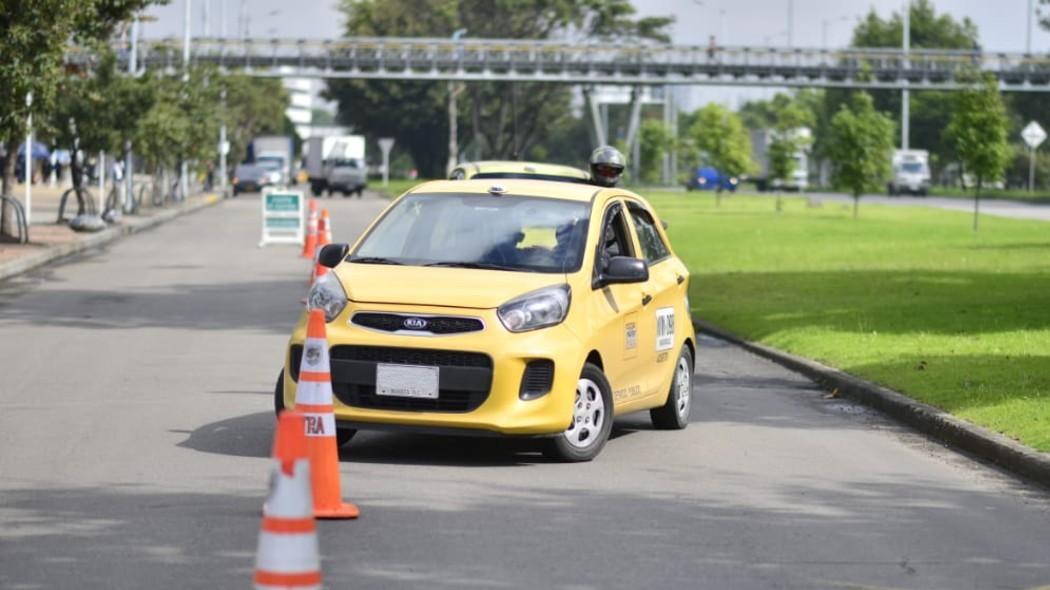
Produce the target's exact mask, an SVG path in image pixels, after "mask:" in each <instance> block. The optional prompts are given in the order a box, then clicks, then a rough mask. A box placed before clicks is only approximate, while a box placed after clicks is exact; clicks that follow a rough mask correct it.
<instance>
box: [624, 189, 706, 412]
mask: <svg viewBox="0 0 1050 590" xmlns="http://www.w3.org/2000/svg"><path fill="white" fill-rule="evenodd" d="M626 206H627V210H628V213H629V217H630V221H631V227H632V233H633V234H634V235H633V237H634V238H635V239H636V240H637V242H638V252H639V256H640V257H641V258H643V259H644V260H645V261H646V263H647V264H648V265H649V280H648V281H646V282H645V283H643V284H642V290H643V294H642V295H643V299H649V303H648V304H647V305H645V306H644V308H643V310H642V312H643V320H642V321H643V322H644V323H651V325H652V332H651V334H652V338H651V339H650V340H646V341H644V342H641V343H639V346H640V352H639V361H640V362H641V363H642V366H641V367H640V368H639V370H640V371H641V372H643V373H645V375H646V383H647V384H648V386H649V389H647V390H646V396H647V397H649V396H653V397H657V398H662V397H663V394H664V392H666V391H667V390H668V389H669V388H670V386H671V378H672V377H673V375H674V370H673V369H674V366H675V362H676V361H677V359H678V350H677V345H678V342H679V341H681V335H682V334H683V332H685V331H687V330H686V328H687V327H688V325H689V324H688V322H690V321H691V319H690V318H689V315H688V311H686V310H685V305H684V303H683V302H684V300H685V295H686V293H685V290H686V288H687V287H688V283H687V281H686V276H687V274H686V272H685V269H684V268H683V267H682V265H681V263H680V262H679V261H678V259H677V258H675V257H674V256H672V255H671V250H670V248H668V247H667V244H666V243H665V242H664V239H663V237H662V236H661V234H660V231H659V230H658V229H657V227H656V224H657V221H656V218H655V217H654V216H653V215H652V213H650V211H649V210H648V209H647V208H646V207H645V205H643V204H642V203H640V202H638V201H635V200H627V201H626Z"/></svg>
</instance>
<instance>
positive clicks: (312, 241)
mask: <svg viewBox="0 0 1050 590" xmlns="http://www.w3.org/2000/svg"><path fill="white" fill-rule="evenodd" d="M309 203H310V216H309V217H307V220H306V241H305V242H303V251H302V253H300V254H299V256H301V257H303V258H313V257H314V252H315V251H316V250H317V201H316V200H315V199H310V201H309Z"/></svg>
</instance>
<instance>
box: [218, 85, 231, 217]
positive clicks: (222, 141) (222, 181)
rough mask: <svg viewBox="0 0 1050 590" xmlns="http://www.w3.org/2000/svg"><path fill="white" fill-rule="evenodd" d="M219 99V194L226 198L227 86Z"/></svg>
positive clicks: (227, 147)
mask: <svg viewBox="0 0 1050 590" xmlns="http://www.w3.org/2000/svg"><path fill="white" fill-rule="evenodd" d="M219 99H220V100H222V114H221V116H222V124H221V125H220V126H219V193H220V194H221V195H222V198H224V199H225V198H226V154H227V153H228V152H229V151H230V145H229V142H228V141H227V140H226V86H225V84H224V85H223V87H222V90H221V91H219Z"/></svg>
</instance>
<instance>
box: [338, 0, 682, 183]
mask: <svg viewBox="0 0 1050 590" xmlns="http://www.w3.org/2000/svg"><path fill="white" fill-rule="evenodd" d="M341 7H342V10H343V12H344V13H345V14H346V15H347V27H346V34H347V35H348V36H400V37H413V36H416V37H423V36H425V37H449V36H451V35H452V33H453V32H454V31H456V30H459V29H466V30H467V34H468V35H470V36H473V37H488V38H511V39H548V38H550V37H552V36H554V35H567V36H571V37H572V38H590V39H598V38H601V39H623V38H644V39H652V40H656V41H664V42H666V41H667V40H668V36H667V33H666V29H667V27H668V25H669V24H670V22H671V19H667V18H659V17H648V18H636V17H635V10H634V7H633V6H632V5H631V3H630V1H629V0H435V1H433V2H424V1H423V0H343V1H342V4H341ZM494 14H500V15H507V17H506V18H496V19H494V18H492V15H494ZM327 97H329V98H330V99H334V100H337V101H338V102H339V111H338V116H337V118H338V120H339V121H340V122H342V123H344V124H346V125H350V126H352V127H353V128H354V129H355V130H357V131H358V132H360V133H364V134H366V135H372V136H388V137H394V138H395V139H396V140H397V143H398V145H399V146H402V147H403V149H405V150H407V151H408V152H409V153H410V154H411V155H412V158H413V160H414V161H415V163H416V166H417V167H418V168H419V170H420V173H421V174H422V175H424V176H438V175H442V174H443V173H444V167H445V162H446V161H447V160H448V157H447V156H448V152H447V148H446V145H447V141H448V134H449V129H448V113H447V110H446V108H447V107H446V105H447V100H448V85H447V84H445V83H443V82H430V81H424V82H401V81H397V82H391V81H364V80H354V81H340V80H333V81H330V82H329V85H328V92H327ZM570 99H571V93H570V92H569V90H568V89H567V88H566V87H564V86H561V85H557V84H533V83H514V84H511V83H492V82H474V83H470V84H467V85H466V92H464V93H462V95H461V97H460V101H461V104H460V108H459V117H458V119H457V128H458V130H459V133H460V137H461V141H460V145H461V146H464V151H465V152H467V153H470V152H473V153H475V154H480V155H481V157H486V158H520V157H521V156H522V155H523V154H525V153H529V152H530V151H532V149H533V148H534V147H536V146H537V145H538V144H541V143H544V141H543V140H544V139H545V138H548V137H551V136H553V135H554V133H553V130H554V129H556V128H558V127H559V126H562V125H567V124H570V123H569V119H570V118H571V116H570V112H571V108H570V105H569V102H570ZM540 151H548V152H554V151H557V146H552V145H546V146H544V148H543V149H541V150H540Z"/></svg>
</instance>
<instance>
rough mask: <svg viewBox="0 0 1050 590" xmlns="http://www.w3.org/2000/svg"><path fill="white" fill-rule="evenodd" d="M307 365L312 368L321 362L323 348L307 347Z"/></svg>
mask: <svg viewBox="0 0 1050 590" xmlns="http://www.w3.org/2000/svg"><path fill="white" fill-rule="evenodd" d="M305 357H306V364H308V365H310V366H311V367H312V366H314V365H316V364H317V363H318V362H319V361H320V360H321V347H320V346H307V347H306V355H305Z"/></svg>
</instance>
